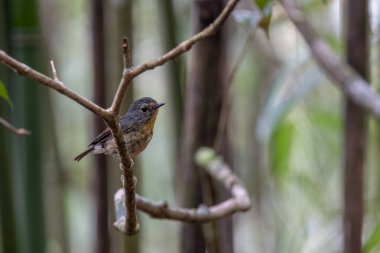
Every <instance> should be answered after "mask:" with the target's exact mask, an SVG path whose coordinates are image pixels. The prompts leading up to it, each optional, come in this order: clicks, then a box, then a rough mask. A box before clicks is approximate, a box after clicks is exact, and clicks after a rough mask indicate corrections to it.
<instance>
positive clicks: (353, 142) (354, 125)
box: [343, 0, 368, 253]
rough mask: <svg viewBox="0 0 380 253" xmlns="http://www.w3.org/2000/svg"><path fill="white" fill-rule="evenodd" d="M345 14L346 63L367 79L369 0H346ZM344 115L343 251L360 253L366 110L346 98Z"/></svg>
mask: <svg viewBox="0 0 380 253" xmlns="http://www.w3.org/2000/svg"><path fill="white" fill-rule="evenodd" d="M345 13H347V15H346V18H345V21H346V22H345V23H346V34H347V38H346V50H347V63H348V64H350V65H351V66H352V67H353V68H354V69H355V70H356V71H358V73H359V74H360V75H361V76H362V77H363V78H368V1H367V0H362V1H356V0H349V1H347V5H346V12H345ZM344 116H345V124H344V125H345V134H344V158H343V169H344V215H343V228H344V229H343V231H344V237H343V238H344V240H343V241H344V250H343V252H345V253H359V252H361V251H362V243H361V237H362V227H363V212H364V211H363V209H364V206H363V205H364V203H363V198H364V197H363V195H364V178H365V177H364V174H365V166H364V163H365V159H366V150H367V149H366V147H367V113H366V112H365V111H364V109H363V108H362V107H359V106H358V105H357V104H355V103H354V102H353V101H352V99H350V98H349V97H347V98H346V99H345V113H344Z"/></svg>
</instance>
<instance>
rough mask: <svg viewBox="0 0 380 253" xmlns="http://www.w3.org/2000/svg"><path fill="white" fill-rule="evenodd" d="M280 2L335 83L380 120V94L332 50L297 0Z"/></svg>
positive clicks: (315, 57)
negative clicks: (309, 20) (298, 5)
mask: <svg viewBox="0 0 380 253" xmlns="http://www.w3.org/2000/svg"><path fill="white" fill-rule="evenodd" d="M279 2H280V3H281V4H282V6H283V8H284V9H285V11H286V12H287V14H288V17H289V19H290V20H291V21H292V22H293V24H294V25H295V26H296V28H297V29H298V31H299V32H300V34H301V35H302V36H303V38H304V39H305V41H306V43H307V44H308V45H309V47H310V50H311V52H312V53H313V56H314V59H315V60H316V61H317V63H318V64H319V66H320V67H321V68H322V69H323V70H324V71H325V72H326V73H327V74H328V76H329V77H330V79H331V80H332V81H333V83H334V84H335V85H336V86H337V87H338V88H339V89H341V90H342V91H343V92H344V93H345V94H346V95H347V96H349V97H350V98H351V99H352V100H353V101H354V102H355V103H357V104H358V105H360V106H361V107H363V108H365V109H366V110H368V111H369V112H371V113H372V114H374V116H375V117H376V118H378V119H380V96H379V94H377V93H376V91H375V90H374V89H373V88H371V86H369V84H368V82H367V81H366V80H364V79H363V78H362V77H361V76H360V75H358V74H357V72H356V71H354V70H353V69H352V68H351V67H350V66H349V65H347V64H345V63H344V62H343V61H342V60H340V59H339V58H338V57H337V56H336V55H335V54H334V53H333V52H332V50H331V48H330V47H329V46H328V44H327V43H326V42H325V41H323V40H322V39H321V38H320V37H319V36H318V34H317V33H316V32H315V30H314V28H313V27H312V26H311V25H310V23H309V22H308V21H307V20H306V17H305V15H304V14H303V13H302V12H301V11H300V10H299V9H298V7H297V6H296V4H295V3H294V1H293V0H279Z"/></svg>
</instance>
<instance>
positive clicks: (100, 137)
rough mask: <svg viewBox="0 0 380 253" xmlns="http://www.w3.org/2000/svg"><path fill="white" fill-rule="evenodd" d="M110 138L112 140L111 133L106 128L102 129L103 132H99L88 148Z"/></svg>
mask: <svg viewBox="0 0 380 253" xmlns="http://www.w3.org/2000/svg"><path fill="white" fill-rule="evenodd" d="M110 138H112V133H111V130H110V129H109V128H108V127H107V128H106V129H104V131H103V132H101V133H100V134H99V135H98V136H96V137H95V139H94V140H93V141H92V142H91V143H90V144H89V145H88V146H91V145H96V144H98V143H101V142H103V143H104V142H106V141H107V140H109V139H110Z"/></svg>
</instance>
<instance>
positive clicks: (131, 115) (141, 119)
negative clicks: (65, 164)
mask: <svg viewBox="0 0 380 253" xmlns="http://www.w3.org/2000/svg"><path fill="white" fill-rule="evenodd" d="M163 105H164V103H160V104H159V103H157V102H156V101H155V100H154V99H153V98H150V97H144V98H140V99H138V100H136V101H134V102H133V103H132V104H131V105H130V106H129V108H128V112H127V113H126V114H125V115H124V116H122V117H121V118H120V126H121V130H122V131H123V134H124V138H125V141H126V143H127V150H128V153H129V155H130V157H131V158H134V157H135V156H137V155H138V154H140V153H141V152H142V151H143V150H144V149H145V148H146V146H147V145H148V143H149V142H150V140H151V139H152V136H153V127H154V123H155V121H156V117H157V113H158V108H160V107H161V106H163ZM90 153H93V154H106V155H118V152H117V147H116V143H115V140H114V139H113V136H112V133H111V129H109V128H107V129H105V130H104V131H103V132H102V133H101V134H99V135H98V136H96V138H95V139H94V140H93V141H92V142H91V143H90V144H89V145H88V149H87V150H85V151H84V152H82V153H80V154H79V155H78V156H77V157H75V158H74V160H75V161H77V162H79V161H80V160H81V159H82V158H83V157H85V156H86V155H88V154H90Z"/></svg>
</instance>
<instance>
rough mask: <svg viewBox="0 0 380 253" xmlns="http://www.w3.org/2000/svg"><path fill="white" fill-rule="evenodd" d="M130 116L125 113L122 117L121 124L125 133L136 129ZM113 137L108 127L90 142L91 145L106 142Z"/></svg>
mask: <svg viewBox="0 0 380 253" xmlns="http://www.w3.org/2000/svg"><path fill="white" fill-rule="evenodd" d="M130 118H131V117H130V116H129V115H124V116H122V117H120V126H121V130H122V131H123V133H127V132H130V131H133V130H136V125H135V124H132V122H133V120H132V119H130ZM111 138H112V132H111V129H109V128H108V127H107V128H106V129H104V131H103V132H101V133H100V134H99V135H98V136H96V137H95V139H94V140H93V141H92V142H91V143H90V144H89V146H91V145H96V144H98V143H104V142H106V141H107V140H109V139H111Z"/></svg>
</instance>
